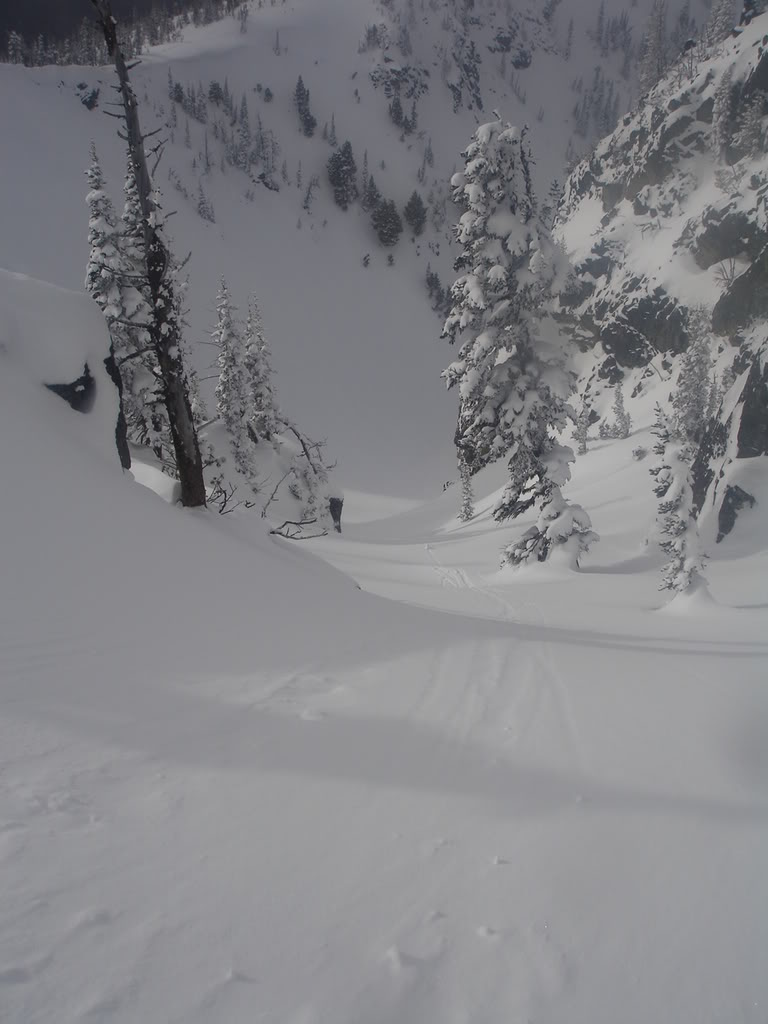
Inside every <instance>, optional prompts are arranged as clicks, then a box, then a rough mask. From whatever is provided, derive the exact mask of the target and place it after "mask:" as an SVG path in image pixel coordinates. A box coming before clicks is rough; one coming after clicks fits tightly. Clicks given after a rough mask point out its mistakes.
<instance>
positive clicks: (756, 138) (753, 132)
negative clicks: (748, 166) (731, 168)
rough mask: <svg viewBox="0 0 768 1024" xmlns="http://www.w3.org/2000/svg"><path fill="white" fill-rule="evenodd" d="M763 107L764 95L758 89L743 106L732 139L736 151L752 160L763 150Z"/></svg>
mask: <svg viewBox="0 0 768 1024" xmlns="http://www.w3.org/2000/svg"><path fill="white" fill-rule="evenodd" d="M764 107H765V99H764V94H763V93H762V92H761V91H760V90H759V89H758V90H757V91H756V92H755V95H754V96H752V98H751V99H750V100H748V101H747V103H746V104H745V106H744V109H743V111H742V113H741V117H740V118H739V128H738V131H737V132H736V134H735V135H734V137H733V145H734V146H735V147H736V149H738V150H740V151H741V152H742V153H745V154H746V155H747V156H749V157H752V159H754V158H755V157H756V156H759V155H760V154H761V153H762V152H763V151H764V150H765V132H764V131H763V117H764V113H763V111H764Z"/></svg>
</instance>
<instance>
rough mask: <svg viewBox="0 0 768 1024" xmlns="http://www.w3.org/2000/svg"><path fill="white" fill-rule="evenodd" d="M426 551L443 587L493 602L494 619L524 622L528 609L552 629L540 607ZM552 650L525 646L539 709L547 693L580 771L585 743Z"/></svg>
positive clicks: (531, 644)
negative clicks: (515, 599)
mask: <svg viewBox="0 0 768 1024" xmlns="http://www.w3.org/2000/svg"><path fill="white" fill-rule="evenodd" d="M424 549H425V551H426V553H427V557H428V559H429V562H430V564H431V566H432V568H433V569H434V571H435V573H436V574H437V576H438V578H439V580H440V584H441V586H447V587H450V588H451V589H454V590H468V591H470V592H471V593H472V595H473V596H476V597H477V598H478V599H479V602H480V603H481V604H482V603H483V602H490V604H491V605H492V606H494V607H495V608H496V609H497V615H495V616H493V617H494V618H496V617H498V610H499V609H500V610H501V613H502V618H503V619H504V620H505V621H507V622H520V621H521V614H520V609H521V608H526V609H528V610H530V611H531V612H532V613H533V617H534V619H535V623H536V625H537V626H539V627H542V628H543V629H545V630H546V628H547V627H548V626H549V622H548V620H547V617H546V615H545V614H544V611H543V610H542V608H541V606H540V605H539V604H537V603H535V602H533V601H524V602H521V603H520V604H518V605H514V604H512V602H511V601H509V600H507V599H506V598H504V597H501V596H500V595H499V594H497V593H495V592H494V591H493V590H492V589H491V588H490V587H488V586H486V585H484V584H481V583H478V582H476V581H475V580H473V579H472V577H471V576H470V575H469V573H468V572H467V571H466V570H465V569H462V568H449V567H447V566H445V565H444V564H443V563H442V562H441V561H440V559H439V558H438V556H437V554H436V553H435V549H434V546H433V545H432V544H425V545H424ZM552 647H553V645H552V644H551V643H549V642H546V641H533V640H530V641H526V642H525V645H524V648H525V652H526V655H527V657H528V658H530V659H531V661H532V663H533V664H532V668H531V670H530V671H531V679H532V685H533V686H534V687H538V688H539V700H538V701H537V706H538V705H540V703H541V698H542V696H543V693H544V692H545V693H546V694H547V697H548V699H549V701H550V703H551V704H552V706H553V708H554V709H555V713H556V714H557V716H558V718H559V721H560V727H561V730H562V734H563V738H564V740H565V742H566V743H567V745H568V747H569V749H570V752H571V754H572V757H573V761H574V765H575V766H576V767H577V768H579V769H583V768H584V765H585V757H584V751H583V744H582V743H581V741H580V739H579V736H578V730H577V728H576V725H575V715H574V711H573V707H572V705H571V701H570V697H569V694H568V688H567V686H566V685H565V683H564V680H563V676H562V673H561V670H560V668H559V667H558V665H557V663H556V661H555V657H554V653H553V649H552ZM529 725H530V722H529ZM524 732H525V730H523V733H518V734H517V738H518V739H522V737H523V735H524Z"/></svg>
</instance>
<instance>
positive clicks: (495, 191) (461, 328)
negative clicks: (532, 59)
mask: <svg viewBox="0 0 768 1024" xmlns="http://www.w3.org/2000/svg"><path fill="white" fill-rule="evenodd" d="M526 134H527V133H526V131H525V130H524V131H522V132H521V131H520V130H519V129H517V128H513V127H512V126H511V125H509V124H505V123H504V122H502V121H501V120H497V121H493V122H491V123H489V124H485V125H481V126H480V127H479V128H478V129H477V131H476V133H475V136H474V139H473V141H472V142H471V144H470V145H469V147H468V148H467V150H466V151H465V153H464V156H465V159H466V165H465V168H464V171H463V172H461V173H459V174H456V175H454V177H453V179H452V182H451V184H452V187H453V198H454V201H455V202H456V203H457V204H458V205H459V206H460V207H461V209H462V210H463V213H462V216H461V218H460V220H459V224H458V227H457V237H458V241H459V244H460V245H461V246H462V252H461V255H460V256H459V258H458V259H457V261H456V269H457V270H460V271H461V272H462V273H461V274H460V276H459V277H458V278H457V279H456V281H455V282H454V285H453V288H452V290H451V296H452V302H453V305H452V308H451V311H450V313H449V315H448V318H447V320H446V322H445V327H444V329H443V337H447V338H448V340H449V341H450V342H451V343H455V342H458V343H459V346H460V347H459V352H458V358H457V359H456V360H455V361H454V362H453V363H451V365H450V366H449V367H448V368H447V369H446V370H445V371H444V373H443V376H444V378H445V379H446V382H447V384H448V387H449V388H453V387H455V388H457V389H458V392H459V417H458V424H457V428H456V444H457V447H458V448H459V449H460V450H464V451H471V452H472V459H473V464H474V465H475V466H477V467H482V466H484V465H487V464H489V463H491V462H494V461H496V460H497V459H499V458H502V457H504V456H507V457H508V458H509V474H510V479H509V483H508V485H507V487H506V489H505V491H504V494H503V496H502V499H501V500H500V502H499V503H498V505H497V507H496V509H495V510H494V515H495V517H496V518H497V519H507V518H514V517H515V516H517V515H519V514H520V513H521V512H524V511H525V510H526V509H528V508H530V507H531V506H532V505H534V504H535V503H537V502H541V503H542V505H543V506H544V508H543V509H542V518H541V520H540V525H541V527H542V530H539V529H538V527H537V528H535V530H534V533H535V534H536V536H535V537H527V538H526V540H525V545H524V549H521V550H520V551H518V550H517V548H516V547H514V548H513V549H509V550H508V551H507V553H506V556H505V557H506V560H507V561H509V562H512V563H517V562H519V561H521V560H525V559H527V558H528V557H532V556H533V557H536V558H537V559H539V560H541V561H543V560H544V559H546V558H547V557H548V556H549V554H550V552H551V550H552V548H553V547H554V546H555V545H556V544H564V543H566V542H568V540H569V537H570V536H571V535H572V536H573V537H575V538H578V539H576V540H575V541H574V542H573V543H569V548H570V549H571V550H573V551H574V557H575V559H576V560H578V556H579V554H580V553H581V552H582V551H583V550H585V549H586V548H587V547H588V545H589V543H590V542H591V540H593V539H594V534H592V533H591V531H590V529H589V517H588V516H587V515H586V513H584V512H583V510H580V509H576V508H574V509H573V515H571V516H570V523H571V527H572V533H571V534H569V535H568V536H566V532H565V530H566V526H567V521H568V518H569V517H568V516H566V515H565V514H562V510H561V506H563V505H565V504H566V503H565V502H564V499H563V498H562V496H561V494H560V490H559V489H560V487H561V486H562V485H563V484H565V483H566V482H567V480H568V479H569V477H570V469H569V463H570V462H572V461H573V458H574V456H573V452H572V450H571V449H570V448H566V447H565V446H563V445H560V444H559V443H558V442H557V441H556V439H555V435H556V434H557V433H558V432H559V431H561V430H562V429H563V428H564V427H565V425H566V422H567V416H568V412H569V410H568V405H567V401H568V397H569V395H570V394H571V393H572V391H573V388H574V376H573V374H572V373H571V372H570V371H569V369H568V366H567V364H566V356H565V341H564V339H563V337H562V336H561V334H560V331H559V328H558V325H557V323H556V322H555V320H554V319H553V317H552V316H551V309H550V307H551V302H552V299H553V289H554V288H555V287H556V282H557V279H558V276H559V275H560V274H561V272H564V271H565V267H564V265H563V261H564V258H563V257H562V255H561V253H560V251H559V250H557V249H556V248H555V246H554V245H553V244H552V240H551V238H550V236H549V233H548V231H547V230H546V227H545V226H544V225H542V223H541V220H540V219H539V218H538V217H537V216H536V203H535V200H534V195H533V187H532V183H531V157H530V153H529V149H528V143H527V138H526ZM548 505H551V506H552V509H551V510H550V511H551V513H552V514H553V520H557V522H558V524H559V525H558V527H557V528H554V529H550V526H551V525H552V522H550V523H549V524H547V522H545V521H546V520H547V516H548V515H549V513H547V512H546V511H545V509H546V506H548Z"/></svg>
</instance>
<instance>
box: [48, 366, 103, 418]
mask: <svg viewBox="0 0 768 1024" xmlns="http://www.w3.org/2000/svg"><path fill="white" fill-rule="evenodd" d="M45 386H46V387H47V388H48V390H49V391H52V392H53V393H54V394H55V395H58V396H59V398H63V399H64V401H65V402H67V403H68V404H69V405H70V406H71V407H72V408H73V409H74V410H75V412H83V413H86V412H90V411H91V409H92V408H93V402H94V399H95V398H96V381H95V380H94V379H93V374H92V373H91V368H90V366H89V365H88V363H86V364H85V366H84V367H83V372H82V374H81V375H80V376H79V377H78V378H77V380H73V381H72V382H71V383H70V384H46V385H45Z"/></svg>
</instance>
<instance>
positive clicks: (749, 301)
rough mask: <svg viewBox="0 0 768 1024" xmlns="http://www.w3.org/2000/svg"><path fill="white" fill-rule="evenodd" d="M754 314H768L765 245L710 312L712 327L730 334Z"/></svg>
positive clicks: (720, 332) (766, 250)
mask: <svg viewBox="0 0 768 1024" xmlns="http://www.w3.org/2000/svg"><path fill="white" fill-rule="evenodd" d="M758 317H768V245H766V246H765V248H763V250H762V251H761V253H760V255H759V256H758V257H757V259H756V260H755V261H754V262H753V263H752V265H751V266H750V267H749V268H748V269H747V270H745V271H744V273H743V274H741V275H740V276H739V277H737V278H736V280H735V281H734V282H733V284H732V285H731V286H730V288H729V289H728V291H727V292H726V293H725V294H724V295H721V297H720V299H719V300H718V302H717V304H716V306H715V308H714V311H713V313H712V329H713V331H715V333H716V334H733V333H734V332H735V331H738V330H739V329H740V328H742V327H746V325H747V324H748V323H750V322H751V321H752V320H756V319H757V318H758Z"/></svg>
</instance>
